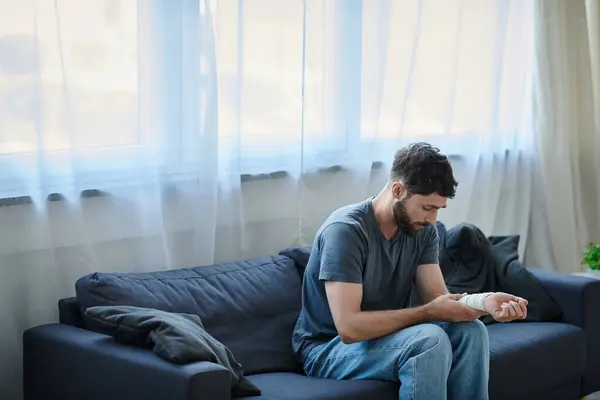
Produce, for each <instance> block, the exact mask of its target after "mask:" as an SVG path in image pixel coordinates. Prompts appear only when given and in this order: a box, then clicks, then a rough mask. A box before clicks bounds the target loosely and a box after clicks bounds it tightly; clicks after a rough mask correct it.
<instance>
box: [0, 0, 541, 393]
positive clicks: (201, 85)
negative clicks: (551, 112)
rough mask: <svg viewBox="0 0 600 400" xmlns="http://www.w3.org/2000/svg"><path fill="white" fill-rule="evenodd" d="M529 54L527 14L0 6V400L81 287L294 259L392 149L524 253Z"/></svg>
mask: <svg viewBox="0 0 600 400" xmlns="http://www.w3.org/2000/svg"><path fill="white" fill-rule="evenodd" d="M532 43H533V41H532V8H531V3H530V1H529V0H514V1H504V0H502V1H500V0H496V1H485V2H484V1H480V0H443V1H442V0H439V1H436V0H422V1H418V0H407V1H395V0H373V1H371V0H369V1H361V0H328V1H322V0H286V1H282V0H210V1H208V0H207V1H203V0H200V1H199V0H169V1H167V0H138V1H133V0H131V1H123V0H87V1H85V2H82V1H77V0H56V1H53V2H51V1H33V0H32V1H22V2H14V1H12V0H0V198H1V199H3V200H0V205H1V206H0V319H1V320H2V321H3V329H2V331H0V356H2V359H3V360H4V363H3V364H2V366H1V367H0V389H1V392H2V393H3V394H4V393H7V395H6V396H4V397H6V398H15V397H16V398H18V396H19V393H20V388H19V382H20V378H19V377H20V337H21V333H22V331H23V330H24V329H27V328H29V327H31V326H35V325H38V324H41V323H45V322H51V321H54V320H55V319H56V302H57V300H58V299H59V298H61V297H67V296H70V295H73V292H74V287H73V285H74V282H75V280H76V279H77V278H78V277H80V276H81V275H83V274H86V273H89V272H93V271H142V270H144V271H148V270H157V269H165V268H182V267H188V266H195V265H203V264H208V263H212V262H219V261H225V260H236V259H241V258H246V257H252V256H260V255H266V254H271V253H275V252H277V251H278V250H280V249H282V248H284V247H286V246H289V245H293V244H305V243H310V241H311V239H312V237H313V235H314V233H315V231H316V230H317V229H318V227H319V225H320V223H321V222H322V220H323V218H325V217H326V216H327V214H328V213H329V212H331V211H332V210H333V209H334V208H336V207H339V206H341V205H344V204H347V203H350V202H354V201H359V200H362V199H364V198H365V197H366V196H370V195H373V194H375V193H376V192H377V191H378V190H380V188H381V186H382V185H383V184H384V183H385V180H386V179H387V175H386V174H387V168H388V167H389V162H390V161H391V157H392V155H393V152H394V151H395V150H396V149H397V148H398V147H400V146H401V145H403V144H406V143H408V142H412V141H417V140H424V141H429V142H431V143H433V144H435V145H437V146H439V147H441V148H442V150H444V151H446V152H448V153H449V154H451V155H452V159H453V162H454V165H455V169H456V171H457V175H458V178H459V181H460V186H459V193H458V196H457V198H456V199H455V200H453V201H452V202H451V204H450V207H449V208H448V210H446V211H445V212H444V214H443V215H442V220H443V221H444V222H446V223H447V224H448V225H453V224H455V223H458V222H465V221H468V222H473V223H476V224H478V225H479V226H480V227H481V228H482V229H483V230H484V231H485V232H486V233H488V234H495V233H498V234H500V233H511V234H512V233H518V234H521V235H522V237H523V240H522V242H521V245H522V248H521V250H523V246H524V244H525V242H526V239H527V233H528V230H529V226H528V222H529V204H530V196H531V193H532V192H531V176H532V175H531V174H532V171H533V165H534V163H535V162H536V158H535V156H534V153H533V143H534V141H533V130H532V128H531V119H530V118H531V112H530V106H529V105H530V103H531V77H530V76H531V71H532V64H531V63H532V59H531V56H532V48H531V46H532ZM374 163H375V164H374ZM381 163H382V164H381Z"/></svg>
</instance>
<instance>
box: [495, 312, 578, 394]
mask: <svg viewBox="0 0 600 400" xmlns="http://www.w3.org/2000/svg"><path fill="white" fill-rule="evenodd" d="M488 332H489V336H490V357H491V360H490V384H489V387H490V395H492V396H493V397H497V398H521V397H520V396H522V395H525V394H528V393H529V394H532V393H536V392H540V391H543V389H544V388H547V387H548V385H549V384H551V385H552V386H559V385H561V384H564V383H567V382H569V381H573V380H574V381H578V380H579V379H580V378H581V375H582V374H583V371H584V369H585V362H586V361H585V341H584V340H585V339H584V335H583V331H582V330H581V329H580V328H578V327H576V326H574V325H568V324H563V323H555V322H520V323H508V324H494V325H490V326H488ZM549 380H550V382H549Z"/></svg>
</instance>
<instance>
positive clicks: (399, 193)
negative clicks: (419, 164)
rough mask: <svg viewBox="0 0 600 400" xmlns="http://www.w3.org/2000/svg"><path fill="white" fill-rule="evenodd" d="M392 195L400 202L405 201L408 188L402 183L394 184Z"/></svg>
mask: <svg viewBox="0 0 600 400" xmlns="http://www.w3.org/2000/svg"><path fill="white" fill-rule="evenodd" d="M392 194H393V195H394V198H396V199H398V200H402V199H404V197H406V186H404V184H403V183H402V182H393V183H392Z"/></svg>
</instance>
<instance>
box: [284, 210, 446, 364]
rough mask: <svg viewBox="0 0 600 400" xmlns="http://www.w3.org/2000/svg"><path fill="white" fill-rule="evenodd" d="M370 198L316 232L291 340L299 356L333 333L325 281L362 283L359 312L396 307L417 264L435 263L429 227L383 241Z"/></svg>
mask: <svg viewBox="0 0 600 400" xmlns="http://www.w3.org/2000/svg"><path fill="white" fill-rule="evenodd" d="M371 200H372V199H368V200H365V201H362V202H360V203H357V204H353V205H349V206H346V207H342V208H340V209H338V210H336V211H334V212H333V213H332V214H331V215H330V216H329V218H327V220H326V221H325V222H324V223H323V225H322V226H321V228H320V229H319V231H318V232H317V235H316V237H315V240H314V243H313V247H312V251H311V254H310V257H309V260H308V264H307V266H306V271H305V273H304V280H303V282H302V310H301V311H300V315H299V317H298V321H297V322H296V327H295V328H294V334H293V338H292V343H293V348H294V352H295V353H296V355H297V356H298V357H299V358H300V359H301V360H304V359H306V356H307V355H308V353H309V352H310V350H311V349H312V348H313V347H314V346H315V345H318V344H321V343H324V342H327V341H329V340H331V339H333V338H334V337H336V336H337V330H336V328H335V324H334V322H333V317H332V315H331V311H330V309H329V303H328V302H327V295H326V294H325V281H327V280H330V281H341V282H352V283H362V285H363V297H362V304H361V309H362V310H363V311H375V310H392V309H402V308H405V307H407V306H408V305H409V297H410V294H411V290H412V286H413V281H414V277H415V272H416V269H417V266H419V265H422V264H437V263H438V254H439V247H438V242H439V238H438V233H437V229H436V227H435V226H434V225H433V226H428V227H425V228H422V229H421V230H420V231H419V232H418V233H417V234H416V235H415V236H409V235H406V234H403V233H398V234H397V235H396V236H395V237H394V238H393V239H391V240H387V239H386V238H385V236H383V232H382V231H381V229H380V228H379V225H377V220H376V219H375V213H374V212H373V205H372V202H371Z"/></svg>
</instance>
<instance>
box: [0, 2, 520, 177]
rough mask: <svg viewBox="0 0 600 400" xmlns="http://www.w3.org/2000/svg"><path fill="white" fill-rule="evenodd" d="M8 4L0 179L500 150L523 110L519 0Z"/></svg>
mask: <svg viewBox="0 0 600 400" xmlns="http://www.w3.org/2000/svg"><path fill="white" fill-rule="evenodd" d="M0 9H1V10H2V12H0V167H2V168H1V170H2V172H0V179H3V178H4V182H6V181H7V179H8V180H11V179H12V182H19V180H21V179H23V177H26V176H29V175H31V174H36V175H37V176H38V177H39V176H42V177H45V178H48V179H50V180H52V179H57V178H56V177H57V176H69V175H71V174H73V173H74V171H75V172H76V173H77V174H79V179H82V177H83V176H86V179H88V178H90V177H93V179H121V178H123V177H124V176H127V175H128V174H133V175H135V174H136V173H138V172H139V171H140V170H141V169H143V168H151V169H152V168H160V169H161V171H167V172H168V171H171V172H173V171H180V170H182V169H183V170H185V168H186V167H190V168H196V169H198V168H208V169H210V168H212V169H215V168H227V166H228V165H229V164H230V163H237V164H238V169H239V170H240V172H243V173H252V172H271V171H273V170H281V169H286V168H289V167H290V164H292V163H294V164H297V163H298V162H299V161H298V160H299V159H302V160H305V161H306V162H310V163H311V164H313V165H320V166H327V165H332V163H336V162H338V161H339V160H341V159H344V158H346V159H347V158H352V157H370V158H373V159H376V158H379V159H381V157H382V156H383V155H385V154H387V153H388V152H389V151H390V150H392V149H395V148H397V147H398V146H400V145H401V144H404V143H406V142H407V141H414V140H431V141H433V142H434V143H435V144H438V145H440V146H441V147H445V149H446V150H448V149H450V150H451V151H454V152H459V153H460V152H461V151H466V149H468V146H469V145H470V146H472V145H473V143H477V142H480V141H482V140H483V141H493V142H494V143H498V145H499V146H509V145H510V144H511V143H512V142H513V141H514V140H515V137H517V136H518V133H519V132H520V131H522V130H523V129H524V126H525V125H526V124H527V120H528V115H529V110H528V102H529V99H530V91H529V86H530V84H529V74H530V70H531V53H532V51H531V42H532V35H531V5H530V1H529V0H526V1H504V2H487V1H469V0H460V1H459V0H447V1H380V2H376V1H373V2H367V1H361V0H329V1H322V0H286V1H281V0H244V1H241V0H176V1H175V0H174V1H169V2H167V1H164V2H160V1H159V2H156V1H149V0H138V1H134V0H130V1H123V0H89V1H85V2H81V1H78V0H58V1H56V2H50V1H44V2H36V3H29V2H14V1H12V0H0ZM217 155H218V157H217ZM45 178H44V179H45ZM90 179H92V178H90Z"/></svg>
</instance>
